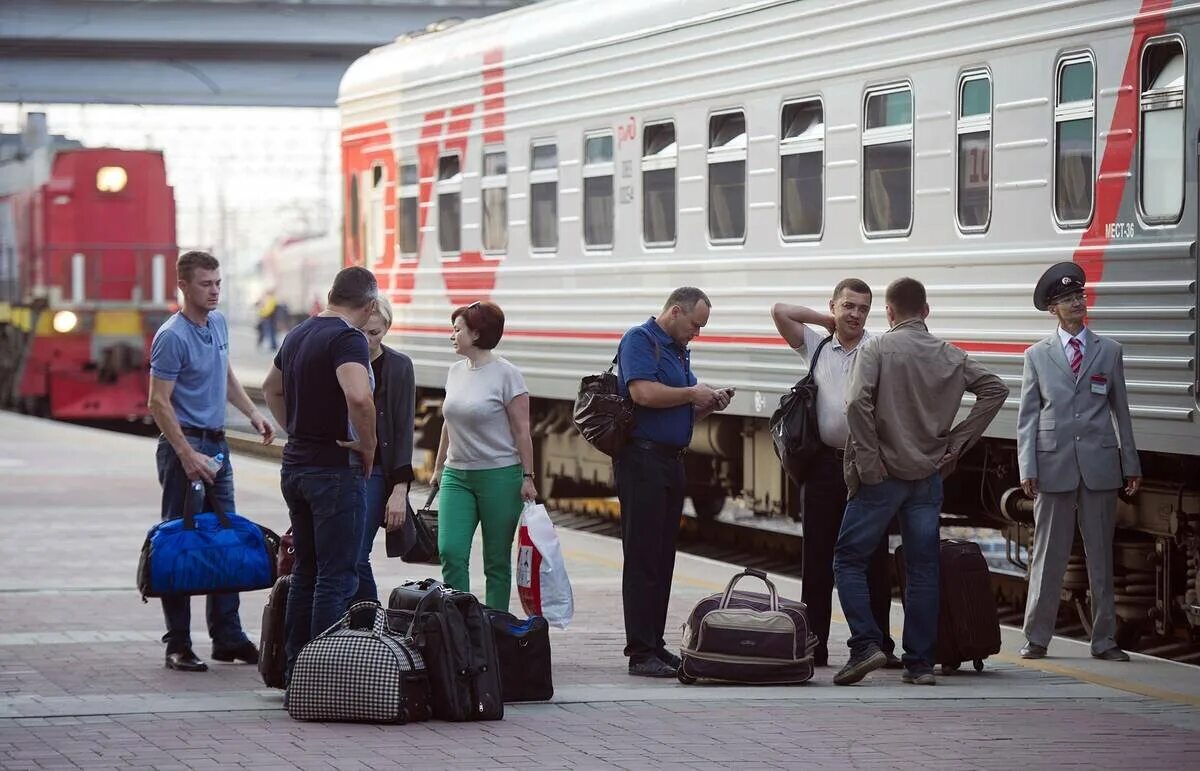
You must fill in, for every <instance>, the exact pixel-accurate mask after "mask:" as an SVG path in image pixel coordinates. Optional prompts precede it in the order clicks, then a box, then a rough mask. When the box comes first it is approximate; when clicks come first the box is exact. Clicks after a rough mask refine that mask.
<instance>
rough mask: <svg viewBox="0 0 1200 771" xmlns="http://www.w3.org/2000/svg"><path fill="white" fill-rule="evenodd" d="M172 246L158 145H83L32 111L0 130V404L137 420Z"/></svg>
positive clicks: (170, 202)
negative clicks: (53, 130) (11, 130)
mask: <svg viewBox="0 0 1200 771" xmlns="http://www.w3.org/2000/svg"><path fill="white" fill-rule="evenodd" d="M177 251H178V249H177V247H176V245H175V197H174V193H173V191H172V189H171V186H170V185H168V184H167V178H166V167H165V165H164V163H163V156H162V153H161V152H158V151H150V150H119V149H114V148H84V147H81V146H80V145H79V143H78V142H73V141H70V140H66V139H64V138H63V137H58V136H52V135H51V134H49V131H48V129H47V126H46V121H45V116H44V115H42V114H31V115H30V116H28V119H27V123H26V125H25V127H24V130H23V131H22V132H21V133H20V134H9V135H0V404H4V405H8V406H15V407H17V408H19V409H22V410H24V411H27V412H33V413H35V414H41V415H49V416H51V417H55V418H60V419H65V420H93V421H100V420H104V421H109V420H117V421H126V420H128V421H143V422H148V421H149V420H150V414H149V411H148V409H147V406H146V397H147V382H148V379H147V377H146V363H147V362H148V360H149V358H148V356H147V351H148V350H149V343H150V340H151V339H152V338H153V335H154V331H155V330H156V329H157V328H158V326H159V325H160V324H161V323H162V322H163V321H164V320H165V319H166V317H167V315H168V313H169V310H170V307H169V306H170V305H172V304H173V303H174V301H175V256H176V253H177Z"/></svg>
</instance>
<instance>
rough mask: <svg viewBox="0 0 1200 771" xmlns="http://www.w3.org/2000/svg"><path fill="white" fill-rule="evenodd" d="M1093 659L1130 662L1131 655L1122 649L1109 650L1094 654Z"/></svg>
mask: <svg viewBox="0 0 1200 771" xmlns="http://www.w3.org/2000/svg"><path fill="white" fill-rule="evenodd" d="M1092 658H1094V659H1104V660H1105V661H1129V654H1128V653H1126V652H1125V651H1123V650H1121V649H1120V648H1109V649H1108V650H1106V651H1100V652H1099V653H1093V654H1092Z"/></svg>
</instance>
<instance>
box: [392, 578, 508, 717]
mask: <svg viewBox="0 0 1200 771" xmlns="http://www.w3.org/2000/svg"><path fill="white" fill-rule="evenodd" d="M388 608H389V610H388V626H389V628H391V629H392V630H393V631H394V632H397V633H399V634H402V635H407V636H409V637H411V639H412V640H413V641H414V642H415V643H416V644H417V647H418V648H419V649H420V650H421V653H422V655H423V656H424V658H425V662H426V665H427V666H428V668H429V685H430V690H431V698H432V701H433V715H434V717H436V718H438V719H439V720H454V721H466V720H500V719H502V718H503V717H504V696H503V688H502V686H501V683H500V662H499V657H498V655H497V653H496V641H495V638H494V637H493V635H492V623H491V621H490V620H488V618H487V616H486V615H484V612H483V605H482V604H480V602H479V600H478V598H476V597H475V595H473V594H470V593H469V592H460V591H456V590H454V589H450V588H448V587H446V586H444V585H443V584H442V583H441V582H440V581H435V580H434V579H432V578H427V579H425V580H424V581H407V582H405V583H404V584H402V585H401V586H398V587H396V588H395V589H393V590H392V593H391V596H390V597H389V598H388Z"/></svg>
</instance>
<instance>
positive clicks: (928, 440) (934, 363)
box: [833, 278, 1008, 685]
mask: <svg viewBox="0 0 1200 771" xmlns="http://www.w3.org/2000/svg"><path fill="white" fill-rule="evenodd" d="M886 302H887V317H888V324H889V325H890V326H891V329H890V330H888V331H887V332H885V333H884V334H882V335H880V336H879V337H876V338H874V339H873V340H871V341H870V342H869V343H867V344H866V346H865V347H864V348H863V349H862V350H861V351H860V352H859V354H858V362H857V364H856V365H855V368H854V374H853V375H852V376H851V380H850V388H849V391H848V392H847V394H846V399H847V406H846V420H847V422H848V423H849V426H850V441H849V443H848V444H847V446H846V460H845V467H844V468H845V474H846V487H847V489H848V491H849V494H850V500H849V502H848V503H847V504H846V513H845V516H844V517H843V519H842V529H841V532H840V533H839V534H838V542H837V549H836V552H835V554H834V561H833V570H834V575H835V578H836V581H837V588H838V597H839V599H840V600H841V603H842V612H843V613H845V615H846V620H847V622H848V623H849V625H850V640H849V645H850V661H849V662H848V663H847V664H846V666H845V667H843V668H842V670H841V671H840V672H838V673H837V675H836V676H835V677H834V678H833V681H834V683H836V684H838V685H850V684H851V683H856V682H858V681H859V680H861V679H862V678H863V677H865V676H866V675H867V673H869V672H871V671H872V670H875V669H878V668H880V667H882V666H883V665H884V664H885V663H886V662H887V656H886V655H885V654H884V653H883V651H882V650H881V649H880V641H881V640H882V637H883V633H882V632H881V630H880V629H879V627H878V626H877V625H876V623H875V619H874V617H873V616H872V614H871V602H870V597H869V594H868V591H867V580H866V570H867V564H868V562H869V561H870V558H871V554H872V552H873V551H874V550H875V547H876V545H878V543H879V539H880V538H882V537H883V535H884V533H885V532H886V530H887V526H888V523H889V522H890V521H891V519H892V517H893V516H897V515H898V516H899V518H900V535H901V538H902V539H903V542H904V555H905V568H906V574H907V586H906V590H905V614H904V657H903V661H904V675H903V676H902V679H903V680H904V682H906V683H916V684H919V685H933V684H934V682H935V681H934V677H933V663H934V661H933V657H934V646H935V644H936V642H937V621H938V516H939V515H940V513H941V506H942V476H943V475H946V474H949V473H950V472H951V471H952V470H953V469H954V466H955V464H956V463H957V461H958V459H959V457H961V456H962V454H963V453H965V452H966V451H967V450H968V449H969V448H970V447H971V445H973V444H974V443H975V441H976V440H977V439H979V437H980V436H981V435H982V434H983V431H984V429H985V428H987V426H988V424H989V423H991V421H992V418H993V417H995V415H996V413H997V412H999V411H1000V407H1001V406H1003V404H1004V400H1005V399H1006V398H1007V397H1008V386H1006V385H1004V383H1003V382H1002V381H1001V380H1000V378H998V377H996V376H995V375H993V374H992V373H991V372H988V371H987V370H986V369H984V368H983V367H982V366H980V365H979V364H978V363H977V362H975V361H974V360H972V359H970V358H969V357H968V356H967V354H966V353H965V352H964V351H962V349H960V348H957V347H955V346H953V345H951V344H949V343H947V342H945V341H944V340H940V339H938V338H936V337H934V336H933V335H931V334H930V333H929V329H928V328H927V327H926V326H925V317H926V316H928V315H929V304H928V303H927V302H926V301H925V287H924V286H923V285H922V284H921V283H920V282H919V281H917V280H915V279H911V278H900V279H896V280H895V281H893V282H892V283H891V284H890V285H889V286H888V288H887V295H886ZM966 391H970V392H971V393H973V394H975V404H974V405H973V406H972V407H971V412H970V414H969V415H968V416H967V417H966V419H965V420H963V421H962V422H961V423H959V424H958V425H956V426H955V425H954V418H955V416H956V415H957V414H958V408H959V405H960V404H961V403H962V396H963V393H965V392H966ZM951 426H953V428H951Z"/></svg>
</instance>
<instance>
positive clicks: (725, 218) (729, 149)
mask: <svg viewBox="0 0 1200 771" xmlns="http://www.w3.org/2000/svg"><path fill="white" fill-rule="evenodd" d="M708 237H709V238H710V239H711V240H712V241H713V242H715V243H721V242H726V243H729V242H735V241H738V242H740V241H743V240H744V239H745V238H746V116H745V115H744V114H743V113H742V112H741V111H738V112H725V113H720V114H717V115H713V116H711V117H710V118H709V119H708Z"/></svg>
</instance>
